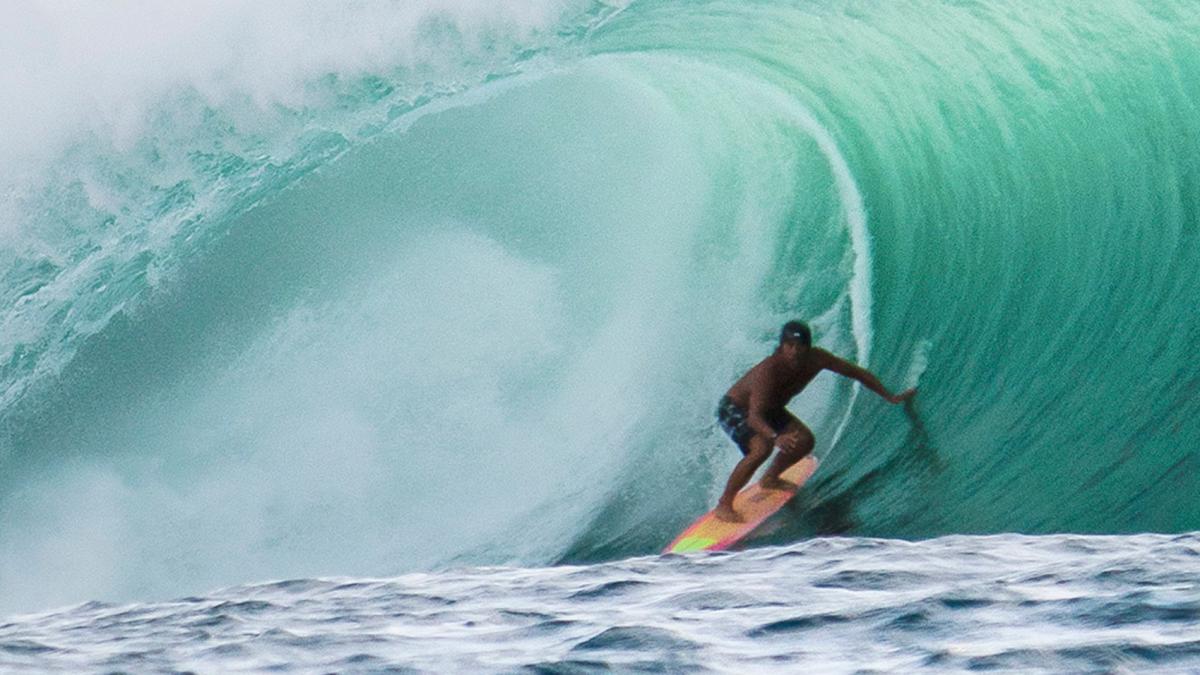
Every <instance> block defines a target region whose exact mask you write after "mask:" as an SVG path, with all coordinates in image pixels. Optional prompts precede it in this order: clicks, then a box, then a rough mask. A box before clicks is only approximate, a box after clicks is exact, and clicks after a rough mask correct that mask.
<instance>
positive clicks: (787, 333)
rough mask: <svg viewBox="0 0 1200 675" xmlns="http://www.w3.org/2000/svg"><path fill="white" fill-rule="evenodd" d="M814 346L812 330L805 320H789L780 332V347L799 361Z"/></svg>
mask: <svg viewBox="0 0 1200 675" xmlns="http://www.w3.org/2000/svg"><path fill="white" fill-rule="evenodd" d="M811 347H812V330H810V329H809V327H808V324H806V323H804V322H803V321H789V322H787V323H785V324H783V330H781V331H780V332H779V349H780V350H781V351H783V352H784V353H785V354H787V355H788V356H789V357H791V358H792V359H795V360H797V361H799V360H800V359H802V358H804V357H805V356H806V355H808V350H809V348H811Z"/></svg>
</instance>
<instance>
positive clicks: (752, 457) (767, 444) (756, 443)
mask: <svg viewBox="0 0 1200 675" xmlns="http://www.w3.org/2000/svg"><path fill="white" fill-rule="evenodd" d="M746 445H747V446H748V451H747V452H746V456H745V457H743V458H742V460H741V461H740V462H738V463H737V466H735V467H733V473H731V474H729V482H728V483H726V484H725V493H724V494H722V495H721V500H720V501H718V502H717V508H716V509H714V510H713V515H715V516H716V517H717V518H720V519H721V520H726V521H729V522H732V523H740V522H741V521H742V517H741V516H739V515H738V514H737V512H735V511H734V510H733V498H734V497H736V496H737V493H738V491H739V490H741V489H742V488H743V487H744V486H745V485H746V483H748V482H750V477H751V476H753V475H754V472H755V471H757V470H758V467H760V466H762V463H763V462H765V461H766V460H767V457H770V456H771V450H772V449H773V446H772V443H771V439H769V438H767V437H766V436H762V435H759V434H755V435H754V436H753V437H752V438H751V439H750V440H749V441H748V442H747V443H746Z"/></svg>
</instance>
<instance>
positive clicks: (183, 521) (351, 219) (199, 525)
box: [0, 2, 1200, 609]
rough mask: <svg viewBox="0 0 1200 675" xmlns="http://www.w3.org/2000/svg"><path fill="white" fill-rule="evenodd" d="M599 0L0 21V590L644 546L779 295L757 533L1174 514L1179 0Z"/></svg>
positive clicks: (1180, 246) (385, 568)
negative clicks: (901, 393) (779, 342)
mask: <svg viewBox="0 0 1200 675" xmlns="http://www.w3.org/2000/svg"><path fill="white" fill-rule="evenodd" d="M623 4H624V3H622V5H623ZM622 5H618V4H614V3H596V4H592V5H587V4H580V3H551V2H540V3H518V4H513V5H501V4H495V3H484V2H477V3H471V2H467V3H438V2H428V3H422V4H419V5H417V6H403V7H401V6H397V5H392V4H386V3H361V4H360V5H357V6H356V8H355V9H354V10H347V9H345V8H339V9H338V11H336V12H334V11H332V10H328V11H327V10H320V9H316V10H314V9H312V8H307V9H306V8H305V7H304V6H301V5H299V4H288V3H283V4H281V5H272V6H263V7H262V8H259V9H250V8H248V7H246V6H242V5H237V4H230V5H211V4H208V5H204V6H197V7H193V8H192V10H191V13H190V17H191V18H190V19H189V20H188V21H180V20H177V19H173V18H172V17H168V16H166V15H165V14H164V15H162V16H158V15H156V12H155V10H153V9H150V10H147V8H146V7H143V6H142V5H117V6H115V7H108V8H106V9H104V10H95V11H96V12H97V14H96V15H94V16H93V15H88V14H86V13H85V14H83V15H81V14H80V13H79V10H78V8H65V7H60V6H57V5H53V4H49V5H38V6H33V7H32V8H26V9H21V10H6V11H8V12H9V15H8V16H6V17H5V18H7V19H10V20H9V21H7V22H0V23H4V24H6V25H7V26H9V28H8V29H7V31H6V32H5V33H3V34H2V35H3V36H4V37H5V41H6V43H7V44H9V45H12V46H13V47H12V49H10V50H8V51H7V52H4V53H3V54H2V55H0V56H2V58H3V59H4V62H5V64H6V65H11V66H12V67H11V68H8V69H7V71H6V74H5V75H4V77H5V78H6V79H4V80H0V87H2V88H3V89H4V90H5V91H6V92H9V93H12V94H14V95H13V96H9V97H5V98H6V99H7V100H8V102H7V103H5V104H4V107H3V108H0V112H2V113H3V114H4V115H5V116H6V120H5V126H6V128H9V129H12V130H13V133H10V134H6V138H5V140H4V141H3V142H4V145H3V146H0V147H2V149H3V151H4V153H3V154H4V156H5V157H6V158H8V159H6V160H5V164H4V165H3V166H0V180H3V183H2V184H0V219H2V224H0V237H2V240H0V241H2V244H3V245H2V247H0V255H2V256H3V259H4V262H5V269H6V270H7V272H6V276H5V277H4V279H3V282H2V285H0V302H2V303H3V306H4V312H3V325H2V328H3V330H2V332H0V404H2V406H3V407H2V408H0V491H2V492H0V516H2V522H3V525H2V526H0V599H2V600H0V602H2V603H3V606H2V607H0V608H4V609H13V608H21V607H32V606H39V605H45V604H48V603H54V602H66V601H72V600H79V599H83V598H120V597H149V596H155V597H160V596H163V595H167V594H172V593H179V592H184V591H187V590H193V589H203V588H209V587H214V586H218V585H225V584H232V583H240V582H246V581H257V580H264V579H272V578H284V577H311V576H319V575H322V574H341V575H372V574H375V575H377V574H390V573H395V572H399V571H406V570H414V569H431V568H437V567H442V566H445V565H450V564H458V563H462V562H489V563H491V562H505V563H517V564H541V563H546V562H554V561H559V560H592V559H610V558H615V557H619V556H623V555H628V554H636V553H649V552H653V551H656V550H658V548H659V547H661V546H662V544H663V543H664V542H665V541H667V540H669V539H670V537H671V535H673V534H674V533H675V531H676V530H677V529H678V528H680V527H681V526H683V525H684V524H685V523H686V522H687V521H688V520H689V519H691V518H692V517H694V516H695V514H696V513H698V512H700V511H702V510H703V509H704V508H706V507H708V506H710V505H711V503H712V501H713V500H714V498H715V496H716V494H717V493H718V492H719V490H720V488H721V485H722V483H723V481H724V478H725V476H726V475H727V472H728V470H729V469H730V468H731V466H732V464H733V461H734V459H735V458H736V454H735V453H734V451H733V450H732V448H731V446H729V444H728V443H727V441H725V440H724V439H723V437H721V435H720V434H719V432H718V431H717V430H716V429H715V428H714V426H713V423H712V420H711V413H712V408H713V405H714V402H715V400H716V399H717V397H719V395H720V394H721V393H722V391H723V390H724V389H725V388H726V387H727V386H728V384H729V383H730V382H731V381H732V379H733V378H735V377H736V376H737V375H738V374H739V372H740V371H741V370H742V369H744V368H745V367H747V366H748V365H750V364H751V363H753V362H754V361H755V360H756V359H758V358H761V356H763V355H764V354H765V353H767V352H768V351H769V350H770V348H771V339H772V335H773V333H774V331H775V330H776V329H777V327H778V325H779V324H780V323H782V322H783V321H784V320H786V319H789V318H793V317H803V318H807V319H809V320H811V321H812V323H813V325H814V327H815V329H816V334H817V339H818V341H819V342H820V343H821V344H822V345H823V346H825V347H827V348H829V349H831V350H833V351H836V352H838V353H840V354H843V355H844V356H847V357H849V358H853V359H857V360H859V361H860V362H863V363H865V364H866V365H868V366H869V367H871V368H873V369H874V370H876V371H877V372H878V373H880V374H881V376H882V377H883V379H884V380H885V382H887V383H889V384H891V385H892V386H894V387H898V386H900V385H902V384H910V383H912V382H914V381H916V380H917V379H918V378H919V381H920V386H921V394H920V396H919V399H918V402H917V407H916V409H915V410H912V409H910V410H909V411H908V413H909V414H908V415H905V414H904V412H902V411H901V410H900V409H898V408H893V407H889V406H887V405H886V404H884V403H883V402H882V401H880V400H878V399H877V398H875V397H874V396H873V395H871V394H870V393H864V394H859V392H858V390H857V389H855V388H852V387H851V386H849V384H848V383H847V382H845V381H844V380H836V379H834V378H832V377H828V378H826V377H822V378H821V379H819V380H818V381H817V382H816V383H814V386H813V387H812V388H811V389H810V390H809V391H807V392H805V394H804V395H802V396H801V397H800V398H799V399H797V401H796V402H795V403H794V405H793V409H794V410H795V412H796V413H797V414H799V415H800V416H801V417H803V418H804V419H806V420H807V421H808V422H810V424H811V425H812V426H813V428H814V430H815V431H816V432H817V435H818V449H817V452H818V454H820V455H822V457H823V459H824V462H823V468H822V470H821V472H820V474H819V475H818V476H817V477H816V478H815V479H814V483H813V485H812V488H811V489H810V490H808V491H807V492H806V493H805V495H803V496H802V498H801V499H800V500H799V501H800V506H801V508H800V509H797V510H796V511H795V513H794V518H792V522H793V524H792V525H790V526H788V527H786V528H783V529H781V530H779V531H778V532H776V533H775V534H774V535H773V536H774V537H775V538H776V539H777V540H786V539H794V538H797V537H801V536H805V535H806V534H811V533H814V532H852V533H862V534H870V535H887V536H899V537H919V536H926V535H932V534H940V533H952V532H998V531H1020V532H1047V531H1060V530H1070V531H1081V532H1131V531H1143V530H1154V531H1182V530H1187V529H1196V528H1198V527H1200V510H1198V507H1197V503H1196V500H1195V499H1194V496H1195V495H1196V494H1198V493H1200V489H1198V488H1200V485H1197V478H1196V476H1197V475H1198V472H1197V469H1200V466H1198V465H1200V457H1197V454H1196V451H1195V449H1194V447H1193V446H1194V445H1195V441H1196V439H1197V438H1200V422H1197V419H1200V417H1197V416H1196V415H1195V410H1196V406H1195V404H1194V403H1193V400H1194V399H1195V393H1196V391H1197V387H1200V368H1198V367H1197V366H1196V365H1195V359H1194V358H1193V356H1192V354H1191V349H1192V346H1193V345H1195V344H1198V343H1200V342H1198V338H1200V321H1198V320H1197V319H1196V317H1195V313H1194V312H1192V303H1193V299H1194V298H1196V297H1197V291H1200V272H1198V271H1197V270H1200V266H1198V265H1197V264H1196V262H1197V260H1196V258H1197V220H1196V219H1197V205H1198V202H1200V191H1198V190H1200V185H1198V183H1197V175H1198V173H1197V170H1198V168H1200V166H1198V165H1200V159H1197V158H1198V157H1200V152H1198V151H1200V147H1198V146H1200V136H1198V134H1197V132H1198V130H1200V115H1198V114H1197V112H1198V111H1197V109H1196V104H1195V101H1196V100H1198V99H1197V94H1200V91H1198V90H1200V84H1198V83H1200V46H1198V45H1197V40H1196V36H1197V35H1200V25H1198V21H1197V18H1196V16H1195V15H1194V13H1193V12H1191V11H1190V9H1189V5H1188V3H1184V2H1179V3H1170V2H1155V3H1150V2H1144V3H1139V2H1112V3H1107V4H1106V5H1105V6H1104V7H1103V8H1102V9H1100V8H1097V7H1082V6H1077V5H1075V4H1067V3H1063V4H1057V5H1046V4H1045V3H1024V4H1022V3H1017V4H1012V3H1006V4H1003V5H1001V4H999V3H996V4H994V5H988V4H985V3H973V4H968V5H940V4H933V3H928V4H908V5H903V6H900V5H878V6H877V5H861V4H856V3H841V2H836V3H835V2H820V3H790V2H751V3H747V2H701V3H692V2H634V3H632V4H629V5H628V6H622ZM256 7H258V6H256ZM172 16H174V15H172ZM97 28H100V29H101V30H96V29H97ZM93 34H95V37H93V38H91V39H85V38H84V36H85V35H87V36H91V35H93ZM10 38H11V39H10Z"/></svg>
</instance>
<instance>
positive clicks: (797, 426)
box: [758, 415, 816, 490]
mask: <svg viewBox="0 0 1200 675" xmlns="http://www.w3.org/2000/svg"><path fill="white" fill-rule="evenodd" d="M788 417H791V420H789V421H788V424H787V427H786V428H785V429H784V430H783V433H784V434H796V435H797V436H799V439H800V442H799V443H798V444H797V447H796V451H795V452H783V451H782V450H780V451H779V454H777V455H775V460H774V461H773V462H771V466H769V467H767V470H766V472H765V473H763V477H762V480H760V481H759V482H758V484H759V485H761V486H762V487H763V488H764V489H767V490H794V489H796V487H797V486H796V484H795V483H790V482H788V481H786V480H782V479H781V478H780V477H779V475H780V474H781V473H783V472H784V471H786V470H787V468H788V467H789V466H791V465H793V464H795V463H796V462H799V461H800V460H802V459H804V458H805V457H807V456H808V454H809V453H811V452H812V451H813V446H815V445H816V438H815V437H814V436H813V432H812V431H810V430H809V428H808V427H806V426H804V423H803V422H801V421H800V420H798V419H796V418H795V417H793V416H792V415H788Z"/></svg>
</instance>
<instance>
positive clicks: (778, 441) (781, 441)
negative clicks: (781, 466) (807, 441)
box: [775, 431, 800, 452]
mask: <svg viewBox="0 0 1200 675" xmlns="http://www.w3.org/2000/svg"><path fill="white" fill-rule="evenodd" d="M799 444H800V433H799V432H797V431H793V432H792V433H789V434H780V435H779V436H776V437H775V445H776V446H777V447H778V448H779V449H780V450H782V451H784V452H796V446H797V445H799Z"/></svg>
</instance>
